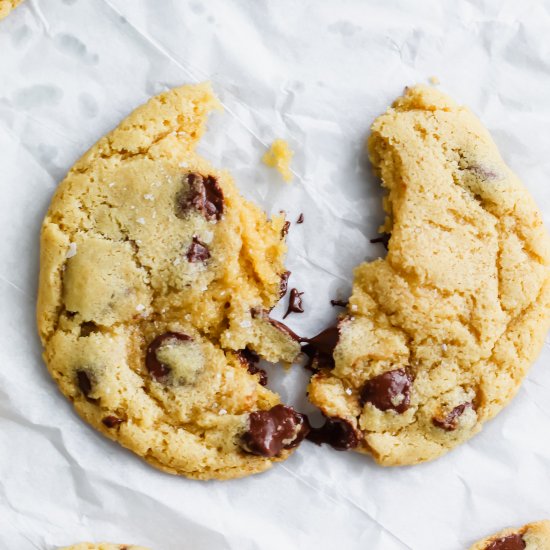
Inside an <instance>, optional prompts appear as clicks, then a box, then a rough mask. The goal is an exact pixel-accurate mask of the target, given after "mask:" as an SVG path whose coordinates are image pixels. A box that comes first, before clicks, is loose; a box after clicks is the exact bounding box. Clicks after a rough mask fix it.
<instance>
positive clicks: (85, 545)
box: [59, 542, 148, 550]
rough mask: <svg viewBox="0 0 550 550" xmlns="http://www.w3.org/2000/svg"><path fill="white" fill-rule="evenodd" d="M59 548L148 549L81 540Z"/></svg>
mask: <svg viewBox="0 0 550 550" xmlns="http://www.w3.org/2000/svg"><path fill="white" fill-rule="evenodd" d="M59 550H148V548H145V546H128V545H127V544H110V543H108V542H98V543H93V542H81V543H79V544H73V546H64V547H63V548H59Z"/></svg>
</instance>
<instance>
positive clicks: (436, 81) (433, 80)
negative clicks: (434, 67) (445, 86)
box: [428, 76, 440, 86]
mask: <svg viewBox="0 0 550 550" xmlns="http://www.w3.org/2000/svg"><path fill="white" fill-rule="evenodd" d="M428 81H429V82H430V84H431V85H432V86H437V85H438V84H440V82H439V78H437V76H430V78H428Z"/></svg>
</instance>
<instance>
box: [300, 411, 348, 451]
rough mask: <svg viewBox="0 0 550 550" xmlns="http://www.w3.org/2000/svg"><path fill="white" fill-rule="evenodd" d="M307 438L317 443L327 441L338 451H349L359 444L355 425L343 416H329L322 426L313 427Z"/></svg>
mask: <svg viewBox="0 0 550 550" xmlns="http://www.w3.org/2000/svg"><path fill="white" fill-rule="evenodd" d="M307 439H309V441H312V442H313V443H315V444H316V445H321V444H322V443H327V444H328V445H330V446H331V447H333V448H334V449H336V450H337V451H347V450H348V449H354V448H355V447H357V445H359V438H358V437H357V433H356V432H355V430H354V429H353V426H352V425H351V424H350V423H349V422H348V421H347V420H344V419H343V418H336V417H332V418H327V419H326V420H325V423H324V424H323V425H322V426H321V427H320V428H311V430H310V432H309V433H308V435H307Z"/></svg>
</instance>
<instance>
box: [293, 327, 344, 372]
mask: <svg viewBox="0 0 550 550" xmlns="http://www.w3.org/2000/svg"><path fill="white" fill-rule="evenodd" d="M339 339H340V330H339V328H338V325H335V326H333V327H329V328H327V329H325V330H323V332H320V333H319V334H317V336H314V337H313V338H302V342H307V345H305V346H304V347H303V348H302V351H303V352H304V353H305V354H306V355H307V356H308V357H309V361H308V364H307V365H306V368H309V369H311V370H314V371H315V370H319V369H332V368H334V358H333V357H332V354H333V353H334V349H335V348H336V345H337V344H338V340H339Z"/></svg>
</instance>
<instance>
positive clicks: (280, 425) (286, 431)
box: [241, 405, 309, 458]
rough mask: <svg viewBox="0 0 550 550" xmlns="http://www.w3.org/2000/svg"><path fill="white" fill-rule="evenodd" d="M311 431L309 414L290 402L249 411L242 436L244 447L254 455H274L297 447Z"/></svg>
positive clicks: (270, 456) (269, 456) (268, 456)
mask: <svg viewBox="0 0 550 550" xmlns="http://www.w3.org/2000/svg"><path fill="white" fill-rule="evenodd" d="M308 432H309V422H308V420H307V416H305V415H303V414H300V413H299V412H296V411H295V410H294V409H293V408H292V407H288V406H286V405H275V407H273V408H271V409H270V410H268V411H254V412H252V413H250V415H249V427H248V430H247V431H246V432H245V433H244V434H243V435H242V436H241V446H242V448H243V449H244V450H245V451H247V452H249V453H251V454H254V455H259V456H265V457H267V458H272V457H274V456H277V455H278V454H279V453H280V452H281V451H282V450H283V449H291V448H292V447H296V446H297V445H298V444H299V443H300V442H301V441H302V440H303V439H304V437H306V435H307V434H308Z"/></svg>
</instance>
